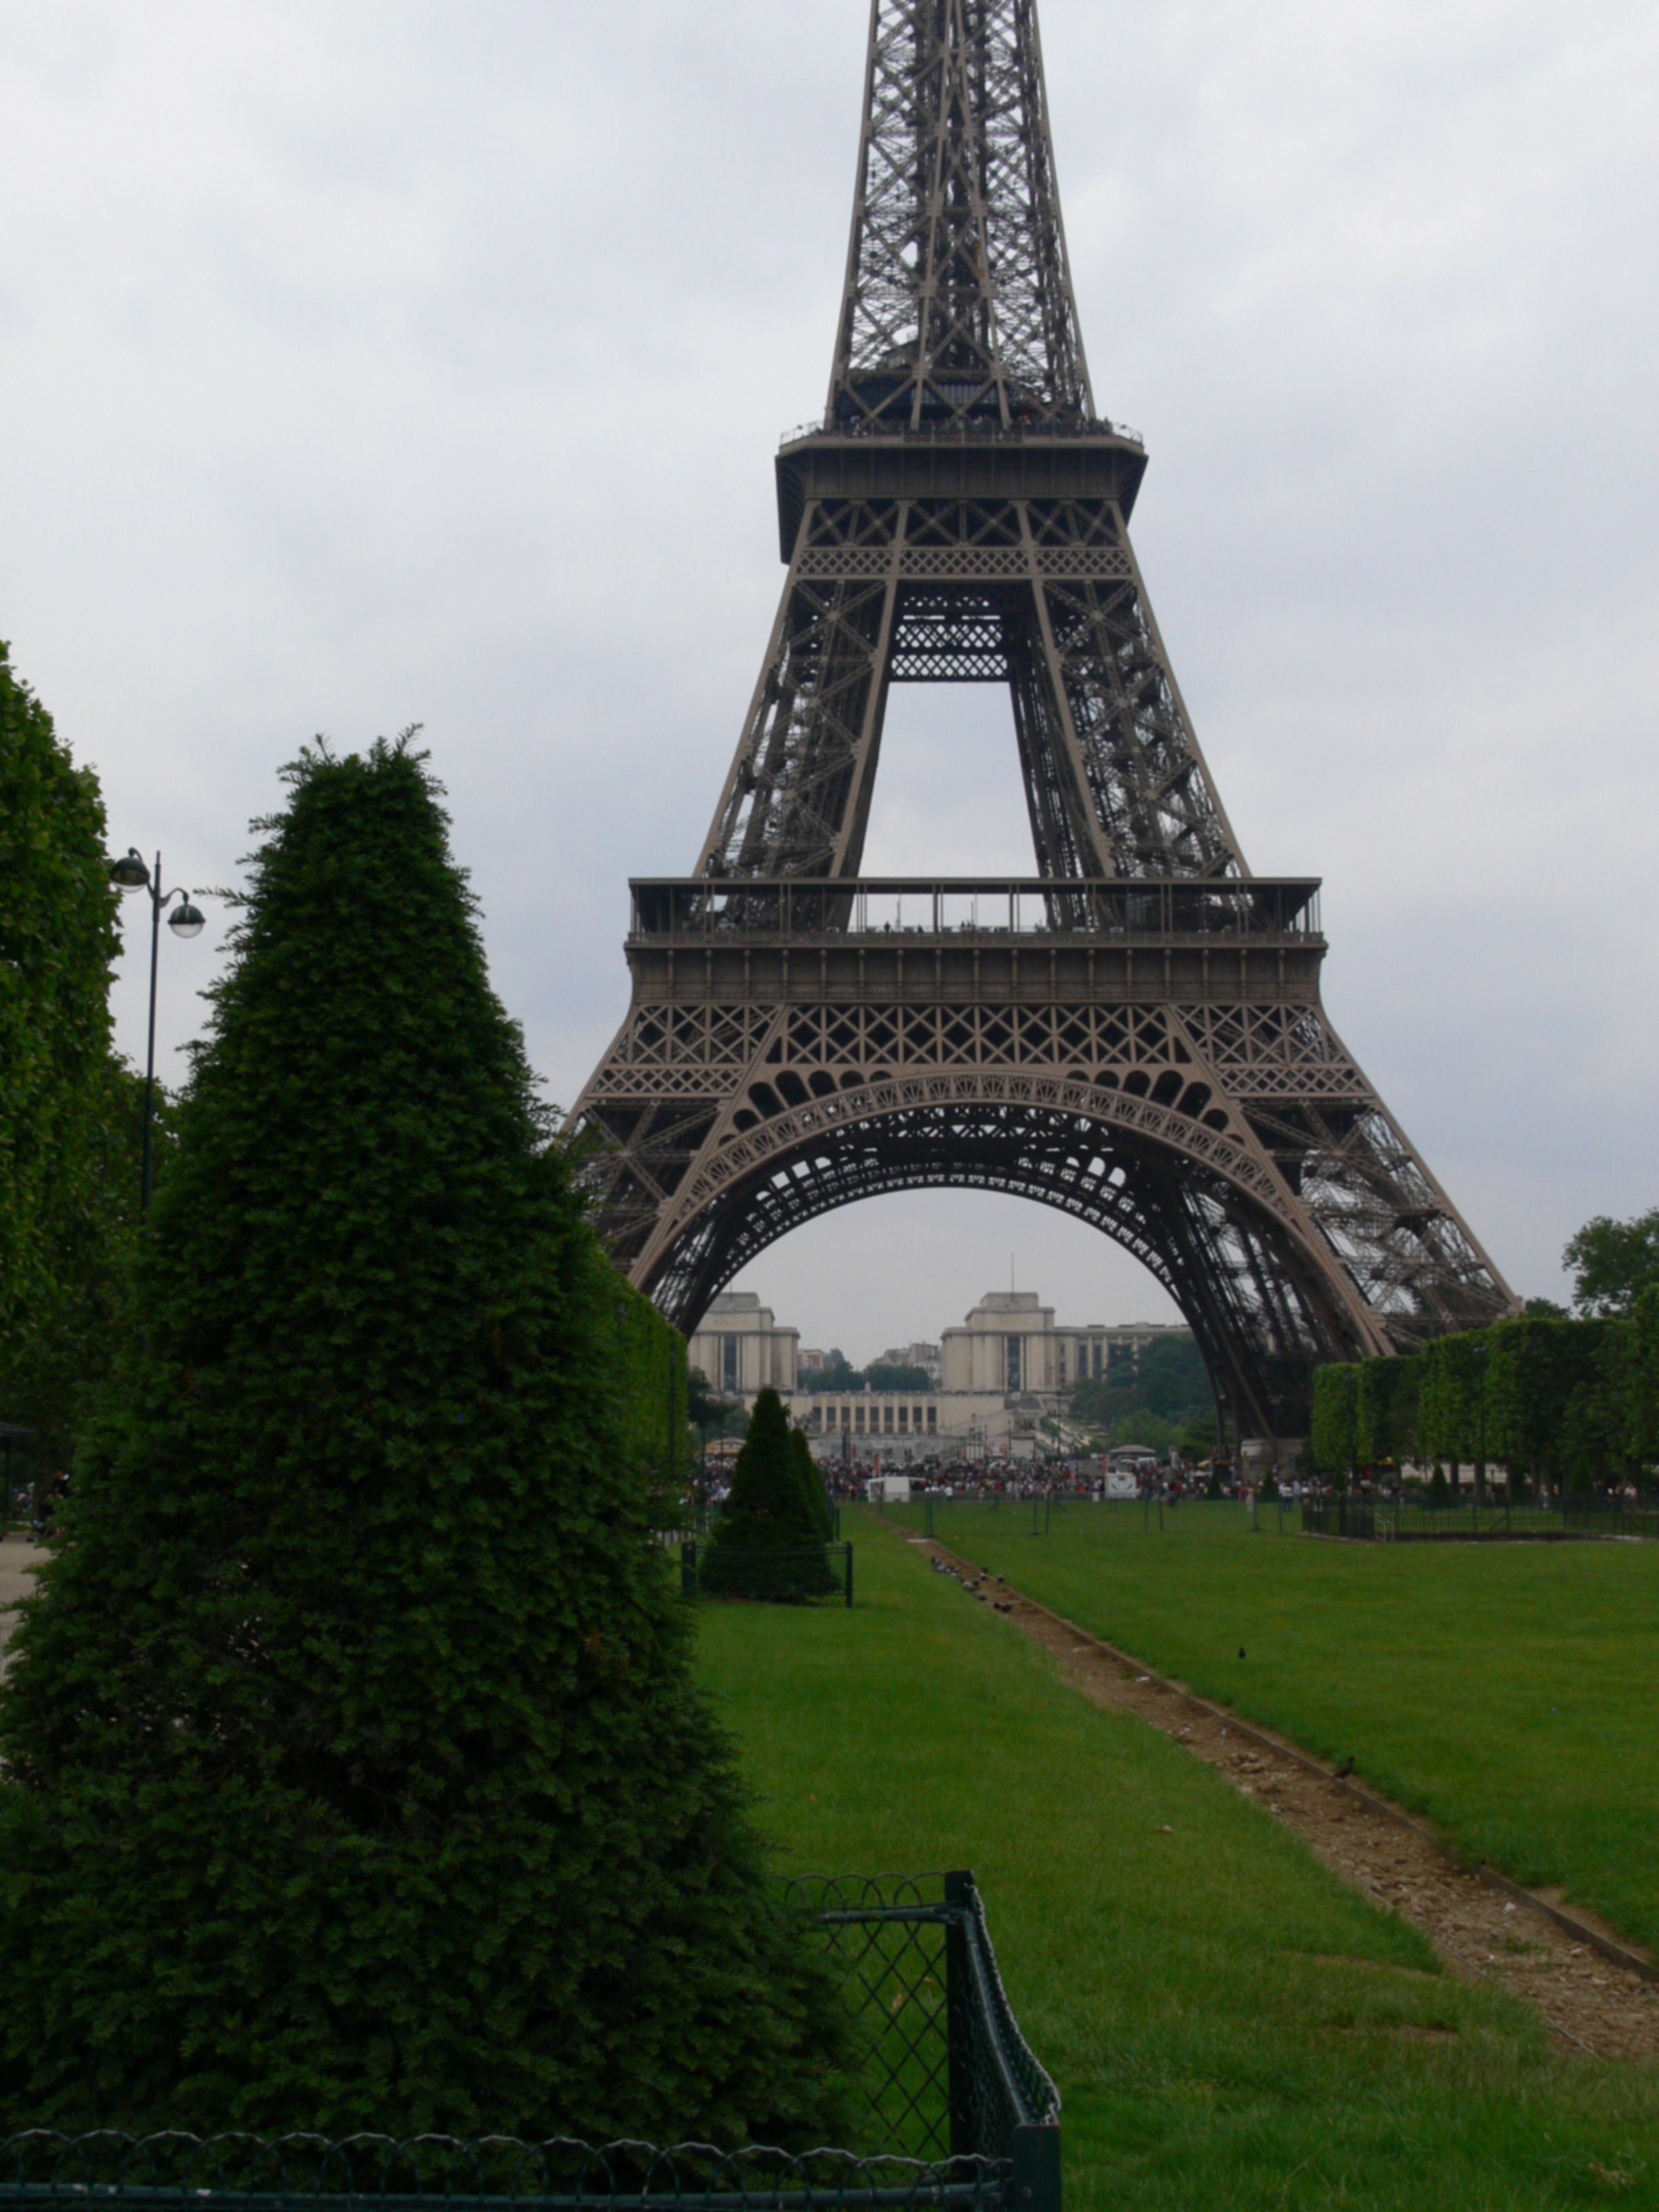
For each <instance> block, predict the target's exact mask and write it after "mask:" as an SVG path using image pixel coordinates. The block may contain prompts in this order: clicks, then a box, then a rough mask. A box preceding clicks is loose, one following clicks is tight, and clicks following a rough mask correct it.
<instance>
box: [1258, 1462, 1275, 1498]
mask: <svg viewBox="0 0 1659 2212" xmlns="http://www.w3.org/2000/svg"><path fill="white" fill-rule="evenodd" d="M1257 1495H1258V1496H1259V1498H1261V1503H1262V1504H1264V1505H1272V1504H1276V1503H1277V1501H1278V1498H1279V1477H1278V1476H1277V1475H1276V1474H1274V1473H1273V1469H1272V1468H1268V1469H1267V1474H1265V1475H1264V1476H1263V1477H1262V1479H1261V1490H1260V1491H1259V1492H1257Z"/></svg>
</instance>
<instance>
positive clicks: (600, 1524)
mask: <svg viewBox="0 0 1659 2212" xmlns="http://www.w3.org/2000/svg"><path fill="white" fill-rule="evenodd" d="M290 781H291V785H292V793H291V799H290V801H289V806H288V808H287V810H286V811H285V812H284V813H283V815H282V816H281V817H278V818H277V819H276V820H275V821H274V822H271V823H266V824H262V825H260V826H261V828H262V829H263V831H264V842H263V843H262V844H261V846H260V848H259V850H258V853H257V854H255V855H254V858H253V861H252V879H251V884H252V887H251V892H250V896H249V898H248V901H247V902H246V907H245V908H244V911H243V914H242V917H241V920H240V925H239V927H238V929H237V932H236V933H235V938H234V960H233V962H232V964H231V965H230V967H229V969H228V972H227V973H226V974H225V975H224V977H223V979H222V981H221V982H220V983H219V984H218V986H217V987H216V991H215V993H214V994H213V995H214V1006H213V1013H212V1019H211V1024H210V1036H209V1040H208V1042H207V1044H206V1045H205V1047H204V1048H203V1050H202V1051H201V1052H200V1054H199V1055H198V1058H197V1065H196V1073H195V1078H194V1082H193V1086H192V1092H191V1096H190V1097H189V1098H188V1099H187V1101H186V1103H185V1107H184V1109H183V1110H182V1115H181V1126H180V1131H179V1146H178V1152H177V1154H176V1157H175V1158H174V1160H173V1164H172V1165H171V1168H170V1170H169V1172H168V1174H167V1176H166V1177H165V1178H164V1179H163V1180H162V1182H161V1183H160V1184H159V1186H158V1188H157V1192H156V1197H155V1208H154V1212H153V1214H152V1217H151V1224H150V1228H149V1232H148V1233H147V1235H146V1236H145V1237H144V1238H143V1243H142V1249H141V1253H140V1257H139V1263H138V1275H137V1291H138V1297H137V1306H136V1311H137V1325H136V1326H135V1328H134V1329H133V1332H132V1334H131V1340H130V1341H129V1343H128V1344H127V1346H126V1348H125V1351H124V1352H123V1354H122V1357H121V1360H120V1364H119V1368H118V1375H117V1378H116V1387H115V1389H113V1390H112V1393H111V1394H110V1396H109V1399H108V1402H107V1407H106V1411H105V1413H103V1415H102V1416H101V1418H100V1422H99V1425H98V1426H97V1428H96V1430H95V1431H94V1434H93V1436H92V1437H91V1439H90V1441H89V1443H88V1445H87V1446H86V1447H85V1448H84V1449H83V1452H82V1462H81V1467H80V1472H79V1477H78V1480H77V1484H76V1493H75V1496H74V1498H72V1500H71V1504H70V1509H69V1511H68V1516H67V1518H68V1541H67V1542H66V1543H65V1544H64V1547H62V1548H61V1549H60V1550H59V1552H58V1553H57V1554H56V1555H55V1556H54V1558H53V1559H52V1561H51V1563H50V1564H49V1565H48V1566H47V1568H46V1571H45V1573H44V1575H43V1577H42V1578H41V1579H42V1582H43V1584H44V1587H43V1589H42V1590H41V1593H40V1596H39V1597H38V1598H37V1599H36V1600H35V1601H33V1602H32V1604H31V1605H30V1606H29V1607H27V1608H26V1612H25V1618H24V1620H23V1624H22V1626H21V1630H20V1632H19V1633H18V1636H17V1638H16V1641H15V1646H14V1659H15V1663H14V1665H13V1668H12V1671H11V1673H10V1674H9V1677H8V1679H7V1681H6V1683H5V1686H4V1689H3V1692H0V1755H3V1759H4V1763H5V1766H6V1770H7V1776H8V1778H7V1780H6V1782H5V1784H3V1787H0V1987H3V1989H4V1990H5V2001H4V2004H3V2007H0V2132H8V2131H9V2130H12V2129H15V2128H16V2127H20V2126H22V2125H26V2124H27V2125H33V2124H46V2125H52V2126H57V2127H63V2128H87V2127H91V2126H95V2125H112V2126H116V2127H121V2128H125V2129H130V2130H141V2131H142V2130H151V2129H157V2128H161V2127H167V2126H172V2127H182V2128H185V2129H191V2130H199V2131H204V2132H211V2131H215V2130H223V2129H235V2128H246V2129H252V2130H258V2131H262V2132H277V2131H282V2130H292V2129H300V2130H319V2131H321V2132H324V2133H326V2134H331V2135H343V2134H347V2133H349V2132H350V2131H352V2130H356V2129H374V2130H387V2131H389V2132H391V2133H392V2134H394V2135H398V2136H410V2135H414V2134H418V2133H421V2132H422V2131H425V2130H443V2131H447V2132H452V2133H454V2134H458V2135H462V2136H477V2135H483V2134H487V2133H490V2132H495V2131H499V2132H502V2133H507V2134H517V2135H529V2136H547V2135H550V2134H555V2133H559V2132H568V2133H570V2134H574V2135H578V2136H589V2137H599V2138H603V2137H608V2136H616V2135H619V2134H629V2135H636V2136H645V2137H651V2136H655V2137H658V2138H659V2139H663V2138H666V2139H668V2140H674V2139H677V2138H679V2137H682V2136H685V2135H688V2134H691V2135H702V2136H706V2137H709V2138H712V2139H714V2140H716V2141H720V2140H724V2141H727V2142H734V2141H743V2140H744V2139H747V2138H749V2137H751V2136H759V2137H760V2138H761V2139H763V2140H769V2139H774V2138H778V2139H783V2140H787V2141H790V2142H802V2141H803V2140H805V2139H807V2138H816V2137H817V2136H819V2134H820V2132H821V2130H823V2129H824V2127H825V2126H826V2125H830V2126H833V2125H834V2121H833V2119H827V2118H826V2100H827V2099H828V2098H829V2093H830V2084H831V2082H832V2080H833V2071H834V2069H833V2048H834V2045H835V2041H836V2027H835V2025H834V2018H835V2016H834V2012H833V2008H832V2007H831V2005H830V2002H829V1997H828V1995H827V1993H826V1991H825V1989H824V1986H823V1983H822V1982H821V1981H820V1979H819V1978H817V1976H816V1974H815V1973H814V1972H812V1971H811V1970H810V1969H809V1968H808V1967H807V1966H805V1964H804V1963H803V1962H802V1960H801V1959H800V1956H799V1931H798V1929H796V1928H795V1927H794V1926H793V1923H791V1922H790V1920H789V1919H788V1918H787V1917H786V1916H785V1915H784V1914H783V1913H782V1911H781V1909H780V1908H778V1907H777V1906H775V1905H774V1904H772V1903H771V1902H770V1901H769V1890H768V1887H767V1885H766V1883H765V1881H764V1878H763V1864H762V1861H761V1858H760V1856H759V1852H758V1848H757V1843H756V1839H755V1837H754V1834H753V1832H751V1830H750V1826H749V1824H748V1820H747V1816H746V1814H745V1811H744V1802H743V1798H742V1793H741V1790H740V1787H739V1784H738V1780H737V1778H736V1774H735V1771H734V1769H733V1766H732V1761H731V1756H730V1753H729V1751H728V1749H727V1747H726V1744H725V1742H724V1741H723V1739H722V1738H721V1737H720V1735H719V1733H718V1731H717V1730H716V1729H715V1728H714V1724H713V1723H712V1721H711V1719H710V1717H709V1715H708V1711H706V1710H705V1707H704V1705H703V1704H702V1701H701V1699H700V1698H699V1696H698V1693H697V1692H696V1689H695V1686H694V1684H693V1680H692V1676H691V1670H690V1650H689V1647H688V1643H687V1626H686V1621H685V1620H684V1613H683V1609H682V1608H681V1607H678V1605H677V1603H676V1602H675V1601H674V1599H673V1597H672V1596H671V1592H670V1587H669V1582H668V1577H666V1576H665V1573H664V1572H663V1569H662V1563H661V1559H660V1556H659V1553H657V1552H656V1550H655V1547H654V1546H653V1536H652V1528H651V1501H650V1498H649V1495H648V1492H647V1486H646V1484H645V1483H644V1482H643V1481H642V1480H641V1476H640V1467H639V1458H640V1453H639V1448H638V1444H637V1441H636V1442H635V1443H630V1442H629V1423H628V1417H627V1414H626V1411H625V1409H623V1408H622V1407H619V1406H618V1404H617V1395H616V1392H615V1389H614V1387H613V1384H612V1370H611V1366H610V1364H608V1363H610V1362H611V1359H612V1358H613V1356H614V1353H615V1350H616V1339H615V1330H616V1316H617V1297H616V1290H615V1281H614V1277H613V1275H612V1274H611V1271H610V1268H609V1263H608V1262H607V1261H605V1258H604V1256H603V1255H602V1253H601V1252H600V1250H599V1247H598V1245H597V1243H596V1242H595V1240H594V1238H593V1237H592V1232H591V1231H589V1230H588V1228H587V1227H586V1224H585V1221H584V1218H583V1212H582V1206H581V1202H580V1197H579V1194H577V1193H576V1191H575V1190H574V1188H573V1187H572V1183H571V1178H570V1170H569V1165H568V1162H567V1161H566V1159H565V1158H564V1157H563V1155H562V1152H561V1151H560V1149H559V1148H558V1147H557V1146H556V1145H551V1144H550V1143H549V1142H548V1141H547V1134H548V1133H547V1127H546V1123H545V1117H544V1115H543V1114H542V1112H541V1110H540V1109H538V1106H537V1104H536V1103H535V1098H534V1091H533V1085H532V1078H531V1075H530V1073H529V1070H528V1067H527V1066H526V1060H525V1057H524V1052H523V1047H522V1043H521V1040H520V1036H519V1034H518V1031H517V1030H516V1028H515V1026H514V1025H513V1024H512V1023H510V1022H509V1021H508V1020H507V1018H506V1016H505V1015H504V1014H503V1013H502V1012H501V1008H500V1007H499V1006H498V1005H497V1003H496V1002H495V999H494V998H493V996H492V994H491V993H490V991H489V985H488V981H487V977H486V975H485V969H484V962H483V951H482V947H481V945H480V942H479V939H478V934H477V927H476V925H475V921H474V915H473V910H472V906H471V900H470V897H469V896H468V894H467V892H466V890H465V884H464V881H463V879H462V878H461V877H460V876H459V873H458V872H457V871H456V869H455V868H454V866H453V863H452V862H451V860H450V858H449V855H448V850H447V836H446V829H445V823H444V818H443V816H442V815H441V811H440V810H439V807H438V805H437V803H436V800H435V795H434V793H433V789H432V787H431V786H430V784H429V783H428V779H427V777H426V775H425V773H424V771H423V769H422V766H421V763H420V762H419V760H418V759H417V757H415V756H414V755H412V754H411V753H410V751H408V750H406V749H405V748H404V747H402V746H397V747H393V746H388V745H385V744H380V745H377V746H376V747H375V748H374V750H373V752H372V753H371V754H370V755H369V756H368V757H367V758H363V759H356V758H353V759H347V760H334V759H331V758H329V757H327V756H326V755H324V754H319V753H311V754H307V756H306V757H304V758H303V759H302V760H301V762H300V763H298V764H297V765H296V766H295V769H293V770H292V771H290Z"/></svg>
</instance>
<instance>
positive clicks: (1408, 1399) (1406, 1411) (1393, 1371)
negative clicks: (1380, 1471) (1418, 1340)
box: [1353, 1358, 1423, 1467]
mask: <svg viewBox="0 0 1659 2212" xmlns="http://www.w3.org/2000/svg"><path fill="white" fill-rule="evenodd" d="M1422 1381H1423V1370H1422V1366H1421V1364H1420V1362H1419V1361H1418V1360H1417V1359H1415V1358H1407V1359H1364V1360H1361V1361H1360V1362H1359V1363H1358V1376H1357V1378H1356V1381H1355V1385H1354V1410H1353V1458H1354V1463H1355V1464H1356V1465H1358V1466H1360V1467H1380V1466H1382V1465H1383V1463H1384V1462H1388V1461H1392V1462H1394V1463H1395V1465H1396V1466H1397V1465H1398V1464H1399V1463H1400V1462H1401V1461H1402V1460H1406V1459H1409V1458H1410V1457H1411V1456H1412V1455H1413V1451H1414V1450H1415V1449H1416V1442H1417V1411H1418V1397H1419V1392H1420V1390H1421V1388H1422Z"/></svg>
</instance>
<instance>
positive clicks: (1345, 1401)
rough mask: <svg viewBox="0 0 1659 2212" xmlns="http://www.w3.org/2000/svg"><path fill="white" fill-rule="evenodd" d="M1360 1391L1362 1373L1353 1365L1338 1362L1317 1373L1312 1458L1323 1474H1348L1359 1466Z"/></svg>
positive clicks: (1311, 1441)
mask: <svg viewBox="0 0 1659 2212" xmlns="http://www.w3.org/2000/svg"><path fill="white" fill-rule="evenodd" d="M1358 1389H1359V1369H1358V1366H1357V1365H1356V1364H1352V1363H1347V1364H1344V1363H1340V1362H1334V1363H1333V1364H1330V1365H1329V1366H1326V1367H1316V1369H1315V1370H1314V1392H1313V1426H1312V1432H1311V1434H1310V1437H1309V1439H1308V1456H1309V1459H1310V1462H1312V1464H1313V1466H1314V1467H1315V1468H1317V1469H1318V1471H1319V1472H1320V1473H1321V1474H1346V1473H1347V1472H1348V1470H1349V1469H1350V1468H1352V1467H1353V1466H1354V1465H1355V1464H1356V1461H1357V1444H1356V1439H1355V1414H1356V1411H1357V1407H1358Z"/></svg>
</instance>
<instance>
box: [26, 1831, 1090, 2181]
mask: <svg viewBox="0 0 1659 2212" xmlns="http://www.w3.org/2000/svg"><path fill="white" fill-rule="evenodd" d="M790 1887H791V1892H792V1894H793V1897H794V1899H795V1900H796V1902H797V1903H799V1904H801V1905H805V1907H807V1908H808V1909H809V1911H810V1912H811V1917H812V1923H813V1925H814V1926H815V1927H816V1929H817V1931H818V1934H819V1936H820V1939H821V1940H822V1941H823V1943H824V1944H825V1946H826V1947H827V1949H828V1951H829V1956H830V1959H831V1960H832V1961H833V1963H834V1965H835V1966H836V1969H837V1970H838V1972H839V1973H840V1976H841V1978H842V1984H843V1987H844V1989H845V1991H846V1995H847V1999H848V2005H849V2008H850V2009H851V2011H852V2013H853V2016H854V2021H855V2023H856V2026H857V2027H858V2029H859V2030H860V2034H861V2037H862V2040H863V2044H864V2050H865V2057H864V2063H863V2066H862V2069H861V2073H860V2087H861V2090H862V2094H863V2097H864V2100H865V2105H866V2112H865V2125H864V2127H863V2128H861V2129H860V2135H861V2136H862V2137H863V2138H864V2140H865V2141H866V2142H867V2143H869V2144H872V2145H878V2146H879V2148H877V2149H874V2150H866V2151H862V2152H860V2151H853V2150H817V2151H812V2152H809V2153H806V2154H801V2155H799V2156H795V2155H791V2154H788V2153H786V2152H782V2151H776V2150H769V2149H764V2148H756V2147H753V2146H750V2147H749V2148H744V2149H740V2150H730V2151H726V2150H720V2149H716V2148H713V2147H711V2146H710V2145H708V2144H706V2143H696V2142H690V2143H679V2144H676V2145H674V2146H673V2147H671V2148H657V2147H655V2146H653V2145H652V2144H649V2143H639V2142H615V2143H603V2144H592V2143H583V2142H572V2141H569V2140H568V2139H565V2138H561V2137H555V2138H551V2139H550V2140H549V2141H546V2142H536V2143H531V2142H513V2141H509V2140H507V2139H506V2138H502V2137H495V2138H490V2139H488V2140H485V2141H483V2142H457V2141H454V2140H453V2139H452V2138H450V2137H447V2136H423V2137H421V2138H419V2139H418V2140H416V2141H413V2142H398V2141H396V2140H394V2139H393V2138H392V2137H391V2136H354V2137H353V2138H351V2139H350V2140H349V2141H348V2142H327V2141H325V2140H324V2139H322V2138H320V2137H319V2136H283V2137H281V2138H279V2139H275V2140H264V2139H262V2138H259V2137H257V2136H245V2135H229V2136H213V2137H211V2138H205V2139H204V2138H202V2137H199V2136H188V2135H180V2134H167V2135H155V2136H142V2137H136V2136H125V2135H121V2134H118V2133H116V2132H113V2131H102V2132H100V2133H97V2134H93V2135H81V2136H67V2135H60V2134H58V2133H56V2132H53V2131H52V2130H46V2129H36V2130H31V2131H29V2132H27V2133H26V2134H21V2135H17V2136H11V2137H9V2138H8V2139H6V2140H3V2141H0V2212H26V2208H46V2207H52V2208H53V2212H69V2208H70V2207H71V2206H72V2207H75V2208H76V2212H91V2208H94V2207H97V2206H100V2205H108V2206H111V2207H113V2208H131V2212H289V2208H292V2212H368V2208H370V2207H371V2206H372V2207H373V2208H374V2212H432V2208H433V2207H434V2206H435V2204H437V2203H441V2206H442V2212H502V2208H505V2207H507V2206H511V2207H513V2208H515V2212H590V2208H591V2212H613V2208H618V2207H626V2208H628V2212H843V2208H845V2212H861V2208H871V2212H874V2208H877V2207H889V2206H890V2207H899V2208H909V2207H915V2208H917V2212H920V2208H921V2207H922V2206H931V2207H946V2208H957V2212H1060V2126H1059V2121H1060V2098H1059V2094H1058V2093H1057V2092H1056V2090H1055V2088H1054V2083H1053V2082H1052V2081H1050V2080H1049V2078H1048V2075H1047V2074H1046V2073H1044V2071H1043V2069H1042V2067H1041V2066H1040V2065H1039V2064H1038V2063H1037V2061H1036V2058H1035V2057H1033V2055H1032V2053H1031V2051H1030V2049H1029V2048H1028V2047H1027V2045H1026V2043H1025V2040H1024V2037H1023V2036H1022V2035H1021V2034H1020V2033H1019V2029H1018V2027H1017V2026H1016V2024H1015V2021H1014V2017H1013V2015H1012V2011H1011V2010H1010V2009H1009V2005H1008V2000H1007V1997H1006V1995H1005V1994H1004V1991H1003V1987H1002V1979H1001V1976H1000V1973H999V1972H998V1971H997V1962H996V1954H995V1953H994V1951H993V1950H992V1948H991V1941H990V1937H989V1935H988V1934H987V1929H986V1925H985V1915H984V1911H983V1908H982V1906H981V1903H980V1899H979V1895H978V1893H977V1891H976V1890H975V1887H974V1881H973V1877H972V1875H967V1874H951V1875H931V1876H927V1877H916V1878H914V1879H912V1878H909V1877H903V1878H898V1879H889V1880H874V1879H866V1878H865V1877H862V1876H856V1877H850V1878H849V1877H842V1878H839V1879H828V1878H817V1877H814V1878H812V1879H810V1880H805V1879H803V1880H801V1881H796V1882H794V1883H792V1884H791V1885H790Z"/></svg>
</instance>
